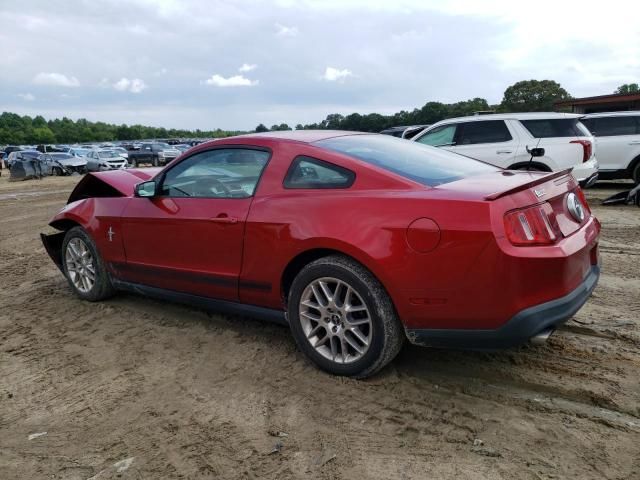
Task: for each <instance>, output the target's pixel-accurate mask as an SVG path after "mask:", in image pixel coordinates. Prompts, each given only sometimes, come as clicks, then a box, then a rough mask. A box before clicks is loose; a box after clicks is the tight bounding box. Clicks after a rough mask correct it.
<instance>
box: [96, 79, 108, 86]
mask: <svg viewBox="0 0 640 480" xmlns="http://www.w3.org/2000/svg"><path fill="white" fill-rule="evenodd" d="M98 86H99V87H100V88H109V79H108V78H103V79H102V80H100V82H99V83H98Z"/></svg>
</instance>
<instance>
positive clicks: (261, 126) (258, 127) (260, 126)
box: [256, 123, 269, 133]
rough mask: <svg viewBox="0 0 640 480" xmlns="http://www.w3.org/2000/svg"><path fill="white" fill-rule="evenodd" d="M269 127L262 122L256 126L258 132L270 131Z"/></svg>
mask: <svg viewBox="0 0 640 480" xmlns="http://www.w3.org/2000/svg"><path fill="white" fill-rule="evenodd" d="M268 131H269V129H268V128H267V127H265V126H264V125H263V124H262V123H261V124H260V125H258V126H257V127H256V132H258V133H260V132H268Z"/></svg>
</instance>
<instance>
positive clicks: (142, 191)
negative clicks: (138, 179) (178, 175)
mask: <svg viewBox="0 0 640 480" xmlns="http://www.w3.org/2000/svg"><path fill="white" fill-rule="evenodd" d="M133 194H134V196H136V197H140V198H151V197H155V196H156V182H154V181H153V180H150V181H148V182H142V183H139V184H137V185H136V186H135V188H134V193H133Z"/></svg>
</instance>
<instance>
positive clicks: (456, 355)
mask: <svg viewBox="0 0 640 480" xmlns="http://www.w3.org/2000/svg"><path fill="white" fill-rule="evenodd" d="M5 174H6V170H5ZM77 180H78V177H68V178H46V179H44V180H42V181H29V182H21V183H8V182H7V178H6V175H5V176H3V177H1V178H0V285H1V287H0V479H2V480H9V479H44V478H46V479H89V478H91V479H100V480H103V479H110V478H121V479H164V478H195V479H199V478H203V479H205V478H206V479H209V478H210V479H226V478H232V479H235V478H238V479H253V478H278V479H287V478H319V479H340V478H351V479H361V478H362V479H364V478H373V479H390V478H402V479H413V478H415V479H425V478H433V479H440V478H455V479H513V478H524V479H545V478H580V479H588V478H594V479H595V478H597V479H601V478H606V479H631V478H636V479H637V478H640V209H638V208H635V207H619V208H611V207H607V208H604V207H601V206H599V200H598V199H602V198H605V197H606V196H608V195H611V194H612V193H615V192H616V191H619V190H621V186H620V185H616V184H608V185H605V186H604V187H603V186H600V187H596V188H594V189H590V190H589V191H588V192H587V195H588V197H589V199H590V201H591V205H592V208H593V209H594V211H595V213H596V215H597V216H598V217H599V219H600V220H601V222H602V224H603V234H602V241H601V249H602V258H603V274H602V277H601V280H600V284H599V286H598V288H597V290H596V291H595V293H594V295H593V298H591V299H590V300H589V302H588V303H587V305H586V306H585V307H584V308H583V309H582V310H581V311H580V312H579V313H578V314H577V315H576V317H575V319H574V320H572V321H570V322H569V323H568V324H567V325H566V327H564V328H563V329H561V330H560V331H558V332H557V333H556V334H555V335H553V336H552V337H551V339H550V341H549V343H548V344H546V345H545V346H541V347H522V348H520V349H516V350H510V351H504V352H499V353H473V352H458V351H448V350H429V349H422V348H417V347H411V346H407V347H405V348H404V350H403V351H402V353H401V354H400V356H399V357H398V358H397V359H396V360H395V361H394V362H393V363H392V364H391V366H390V367H387V368H386V369H385V370H384V371H383V372H382V373H381V374H380V375H378V376H377V377H375V378H373V379H370V380H367V381H354V380H347V379H342V378H337V377H333V376H330V375H327V374H324V373H321V372H320V371H318V370H316V369H315V368H314V367H313V366H312V365H310V364H309V363H308V362H307V361H305V359H304V358H303V356H302V355H301V354H300V352H298V351H297V350H296V347H295V345H294V342H293V339H292V338H291V336H290V334H289V332H288V330H287V329H286V328H284V327H281V326H277V325H272V324H268V323H262V322H260V321H255V320H251V319H246V318H239V317H225V316H220V315H217V314H213V313H206V312H203V311H200V310H196V309H193V308H189V307H186V306H181V305H175V304H168V303H163V302H161V301H155V300H150V299H146V298H142V297H136V296H132V295H119V296H117V297H115V298H113V299H112V300H109V301H107V302H104V303H87V302H83V301H81V300H79V299H77V298H76V297H74V296H73V295H72V294H71V291H70V289H69V287H68V286H67V283H66V282H65V280H64V278H63V277H62V275H61V274H60V272H59V271H58V270H57V269H56V267H55V266H54V265H53V263H52V262H51V261H50V260H49V258H48V257H47V256H46V253H45V252H44V249H43V247H42V245H41V243H40V240H39V237H38V234H39V233H40V232H41V231H44V230H45V227H46V224H47V222H48V220H49V218H50V217H51V216H52V215H53V214H54V213H55V212H56V211H57V210H58V209H59V208H60V207H61V206H62V205H63V204H64V202H65V200H66V198H67V196H68V194H69V192H70V191H71V189H72V187H73V185H74V184H75V183H76V182H77ZM44 432H46V434H45V433H44Z"/></svg>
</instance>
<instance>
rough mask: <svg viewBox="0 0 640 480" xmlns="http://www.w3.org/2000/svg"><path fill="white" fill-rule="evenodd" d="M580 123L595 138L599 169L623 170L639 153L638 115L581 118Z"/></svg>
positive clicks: (639, 123)
mask: <svg viewBox="0 0 640 480" xmlns="http://www.w3.org/2000/svg"><path fill="white" fill-rule="evenodd" d="M582 123H584V124H585V125H586V126H587V127H588V128H589V130H590V131H591V133H592V134H593V135H594V136H595V138H596V157H597V158H598V163H599V164H600V170H602V171H616V170H624V169H626V168H627V167H628V166H629V164H630V163H631V161H632V160H633V159H634V158H636V157H637V156H638V155H640V117H636V116H632V115H621V116H615V117H613V116H612V117H595V118H588V119H583V121H582Z"/></svg>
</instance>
